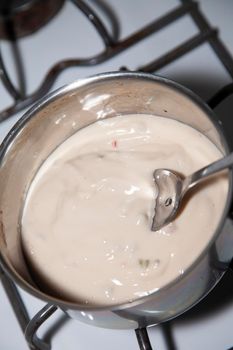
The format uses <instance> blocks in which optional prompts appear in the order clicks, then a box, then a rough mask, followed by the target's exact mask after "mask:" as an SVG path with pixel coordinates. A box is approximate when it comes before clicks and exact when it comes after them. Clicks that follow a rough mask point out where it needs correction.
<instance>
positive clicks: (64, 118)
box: [0, 72, 233, 329]
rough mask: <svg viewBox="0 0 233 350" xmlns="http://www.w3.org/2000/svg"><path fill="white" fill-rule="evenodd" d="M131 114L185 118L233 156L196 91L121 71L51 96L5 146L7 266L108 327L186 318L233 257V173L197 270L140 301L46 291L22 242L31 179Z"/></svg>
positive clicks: (33, 288)
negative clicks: (95, 128)
mask: <svg viewBox="0 0 233 350" xmlns="http://www.w3.org/2000/svg"><path fill="white" fill-rule="evenodd" d="M131 113H148V114H154V115H160V116H163V117H164V118H172V119H176V120H179V121H181V122H183V123H186V124H188V125H190V126H192V127H194V128H196V129H197V130H199V131H200V132H201V133H203V134H204V135H206V136H207V137H208V138H209V139H210V140H211V141H212V142H213V143H214V144H215V145H216V146H217V147H218V148H219V149H220V150H221V152H222V153H223V155H226V154H227V153H228V146H227V144H226V140H225V139H224V137H223V135H222V132H221V130H220V128H219V126H218V125H217V123H215V122H214V117H213V112H212V111H211V109H210V108H208V106H207V105H206V104H205V103H204V102H203V101H202V100H201V99H200V98H198V97H197V96H196V95H195V94H193V93H192V92H191V91H189V90H187V89H186V88H184V87H182V86H180V85H179V84H177V83H175V82H172V81H170V80H167V79H164V78H161V77H158V76H154V75H149V74H143V73H119V72H113V73H106V74H101V75H97V76H94V77H91V78H87V79H83V80H80V81H77V82H74V83H72V84H70V85H67V86H65V87H63V88H61V89H59V90H57V91H55V92H53V93H51V94H50V95H48V96H46V97H44V98H43V99H41V100H40V101H38V102H37V103H36V104H35V105H34V106H33V107H32V108H31V109H30V110H29V111H28V112H27V113H26V114H25V115H24V116H23V117H22V118H21V119H20V120H19V121H18V122H17V123H16V124H15V126H14V127H13V128H12V130H11V131H10V132H9V134H8V135H7V137H6V138H5V140H4V141H3V143H2V145H1V149H0V263H1V266H2V268H3V269H4V271H5V273H6V274H8V275H9V276H10V277H11V278H12V279H13V280H14V281H15V282H16V283H17V284H18V285H20V286H21V287H22V288H24V289H25V290H26V291H28V292H29V293H31V294H33V295H34V296H36V297H38V298H40V299H43V300H45V301H47V302H50V303H52V304H54V305H57V306H59V307H60V308H61V309H62V310H64V311H66V312H67V313H68V314H69V315H70V316H72V317H74V318H77V319H79V320H81V321H83V322H86V323H89V324H93V325H95V326H100V327H107V328H119V329H124V328H138V327H145V326H150V325H154V324H157V323H160V322H162V321H166V320H168V319H171V318H173V317H175V316H177V315H179V314H181V313H183V312H184V311H185V310H187V309H189V308H190V307H192V306H193V305H194V304H196V303H197V302H198V301H199V300H200V299H202V298H203V297H204V296H205V295H206V294H207V293H208V292H209V291H210V290H211V289H212V288H213V287H214V286H215V284H216V283H217V282H218V281H219V280H220V278H221V277H222V275H223V274H224V271H225V270H226V269H227V266H228V264H229V262H230V260H231V258H232V256H233V230H232V222H231V220H230V218H229V217H228V213H229V206H230V202H231V199H232V173H231V171H229V173H228V174H229V175H228V181H229V191H228V197H227V200H226V203H225V209H224V212H223V213H222V217H221V220H220V222H219V225H218V227H217V228H216V231H215V232H214V233H213V238H212V240H211V241H210V242H209V243H208V246H206V247H205V248H204V249H203V251H202V252H201V254H200V256H199V257H198V258H197V259H196V261H195V262H194V263H193V264H192V266H190V267H189V268H188V269H187V271H185V272H184V274H183V275H181V276H179V277H178V278H177V279H175V280H174V281H172V282H171V283H169V284H168V285H166V286H165V287H163V288H161V289H160V290H158V291H156V292H155V293H153V294H151V295H150V296H146V297H142V298H139V299H137V300H136V301H134V302H131V303H126V304H119V305H113V306H107V307H91V306H88V305H82V304H78V303H71V302H69V301H67V300H65V299H62V298H60V299H58V298H55V297H53V296H51V295H49V294H46V293H45V292H43V291H42V290H40V289H39V288H38V286H37V285H36V283H35V282H34V278H33V275H31V273H30V272H29V269H28V267H27V263H26V262H25V260H24V257H23V253H22V248H21V239H20V220H21V212H22V207H23V203H24V198H25V194H26V192H27V190H28V188H29V186H30V183H31V180H32V179H33V177H34V175H35V173H36V172H37V170H38V168H39V167H40V166H41V164H42V163H43V161H44V160H45V159H46V158H47V157H48V155H49V154H50V153H51V152H52V151H53V150H54V149H55V148H56V147H57V146H58V145H59V144H60V143H62V142H63V141H64V140H65V139H67V138H68V137H69V136H71V135H72V134H73V133H75V132H76V131H77V130H79V129H80V128H83V127H85V126H87V125H89V124H91V123H93V122H95V121H96V120H100V119H105V118H109V117H113V116H116V115H121V114H131ZM220 200H221V199H220ZM81 283H82V281H80V284H81Z"/></svg>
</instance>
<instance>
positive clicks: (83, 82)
mask: <svg viewBox="0 0 233 350" xmlns="http://www.w3.org/2000/svg"><path fill="white" fill-rule="evenodd" d="M120 79H137V80H142V81H143V80H144V81H145V80H147V81H150V82H153V81H154V82H156V83H159V84H162V85H165V86H167V87H169V88H171V89H173V90H174V91H176V92H179V93H181V94H182V95H183V96H184V97H186V98H187V99H190V100H191V101H192V102H194V103H195V104H196V105H197V106H198V107H199V108H200V109H201V110H202V111H203V112H204V113H205V115H206V116H208V118H209V119H210V121H211V122H212V124H213V126H214V127H215V129H216V130H217V131H218V135H219V136H220V139H221V143H222V145H223V147H224V150H225V152H226V154H227V153H229V146H228V144H227V140H226V137H225V136H224V135H223V132H222V130H221V128H220V126H219V125H218V123H217V119H215V118H216V117H215V114H214V112H213V110H212V109H211V108H210V107H209V106H208V105H207V104H206V103H205V102H204V101H203V100H202V99H201V98H200V97H199V96H197V95H196V94H195V93H194V92H193V91H191V90H189V89H188V88H186V87H184V86H183V85H181V84H179V83H177V82H175V81H173V80H171V79H167V78H165V77H162V76H159V75H154V74H148V73H142V72H114V71H113V72H106V73H100V74H97V75H94V76H91V77H88V78H82V79H79V80H76V81H74V82H72V83H69V84H66V85H64V86H62V87H60V88H58V89H57V90H55V91H53V92H51V93H49V94H47V95H46V96H44V97H42V98H41V99H39V100H38V101H37V102H36V103H35V104H34V105H33V106H32V107H31V108H30V109H29V110H28V111H27V112H26V113H24V114H23V116H22V117H21V118H20V119H19V120H18V121H17V122H16V123H15V124H14V126H13V127H12V129H11V130H10V131H9V133H8V134H7V135H6V137H5V138H4V140H3V142H2V144H1V146H0V168H1V165H2V163H3V162H4V156H5V154H6V152H7V149H8V148H9V146H10V145H11V143H12V142H13V141H14V139H15V137H16V135H18V133H20V131H21V130H22V129H23V127H24V125H25V124H26V123H27V122H29V121H30V120H31V119H32V118H33V117H34V116H35V115H36V114H37V113H38V112H39V111H40V110H42V109H43V108H44V107H46V106H47V105H48V104H50V103H51V102H52V101H54V100H56V99H58V98H61V97H63V96H65V95H66V94H68V93H71V92H72V91H74V92H75V91H76V90H77V89H79V88H81V87H88V86H89V85H92V84H93V83H96V82H103V81H108V80H120ZM232 180H233V173H232V171H229V188H228V195H227V199H226V203H225V207H224V211H223V214H222V217H221V220H220V222H219V224H218V226H217V228H216V230H215V233H214V235H213V236H212V239H211V240H210V241H209V243H208V245H207V246H206V247H205V248H204V250H203V251H202V252H201V254H200V255H199V256H198V257H197V259H196V260H195V261H194V262H193V264H191V265H190V266H189V267H188V268H187V269H186V270H185V271H184V273H183V274H182V275H180V276H178V277H176V278H175V279H174V280H172V281H171V282H169V283H168V284H166V285H165V286H163V287H161V288H160V289H159V290H157V291H155V292H153V293H151V294H150V295H148V296H143V297H139V298H137V299H135V300H133V301H132V302H126V303H120V304H111V305H107V306H101V305H100V306H99V305H94V306H93V305H88V304H87V305H86V304H85V305H84V304H78V303H75V302H70V301H65V300H62V299H58V298H56V297H53V296H51V295H48V294H46V293H44V292H43V291H41V290H39V289H36V288H35V287H34V286H33V285H31V284H30V283H29V282H27V281H26V280H24V279H23V278H22V277H21V276H20V275H19V274H18V272H17V271H16V270H15V269H12V268H11V267H10V266H9V265H8V263H7V261H6V260H5V258H4V256H3V255H2V253H1V249H0V264H1V266H2V267H3V269H4V271H5V272H6V273H7V274H8V275H9V277H10V278H12V280H13V281H15V282H16V283H17V284H18V285H19V286H20V287H22V288H23V289H24V290H26V291H27V292H29V293H30V294H32V295H34V296H35V297H38V298H40V299H42V300H44V301H47V302H49V303H53V304H55V305H57V306H59V307H61V308H62V309H67V310H68V309H70V310H89V311H93V312H94V311H106V310H111V311H118V310H124V309H128V308H132V307H134V306H137V305H140V304H143V303H144V302H147V301H149V300H153V298H154V297H155V295H156V297H159V295H161V294H162V293H163V292H164V291H169V289H171V288H172V287H174V286H175V285H176V284H177V283H178V282H179V281H180V280H181V279H184V278H185V277H186V276H187V275H188V274H190V273H191V272H192V270H193V269H194V268H195V266H197V265H198V264H199V262H200V261H201V260H202V259H203V258H204V257H205V255H206V254H207V252H208V251H209V250H210V248H211V246H212V245H213V243H214V242H215V241H216V239H217V237H218V236H219V234H220V233H221V229H222V227H223V225H224V222H225V220H226V218H227V216H228V212H229V208H230V203H231V199H232Z"/></svg>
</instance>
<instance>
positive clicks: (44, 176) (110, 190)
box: [22, 114, 228, 305]
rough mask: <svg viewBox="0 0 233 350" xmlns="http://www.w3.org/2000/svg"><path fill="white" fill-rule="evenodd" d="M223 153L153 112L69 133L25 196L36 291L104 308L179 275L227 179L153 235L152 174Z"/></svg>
mask: <svg viewBox="0 0 233 350" xmlns="http://www.w3.org/2000/svg"><path fill="white" fill-rule="evenodd" d="M220 157H222V154H221V153H220V151H219V150H218V149H217V148H216V147H215V145H214V144H213V143H211V142H210V140H209V139H208V138H207V137H205V136H204V135H203V134H201V133H200V132H198V131H197V130H195V129H193V128H191V127H189V126H187V125H185V124H182V123H180V122H178V121H175V120H172V119H168V118H163V117H158V116H152V115H143V114H135V115H122V116H117V117H114V118H109V119H105V120H101V121H97V122H95V123H94V124H92V125H89V126H87V127H85V128H83V129H81V130H80V131H78V132H76V133H75V134H74V135H73V136H71V137H70V138H68V139H67V140H66V141H65V142H63V143H62V144H61V145H60V146H59V147H58V148H57V149H56V150H55V151H54V152H53V153H52V154H51V155H50V156H49V157H48V158H47V160H46V161H45V162H44V163H43V164H42V166H41V168H40V169H39V171H38V173H37V174H36V176H35V178H34V180H33V181H32V184H31V186H30V188H29V191H28V194H27V196H26V201H25V206H24V210H23V216H22V242H23V247H24V251H25V254H26V256H27V259H28V262H29V264H30V265H31V268H32V270H33V273H34V274H35V275H36V276H37V280H38V281H39V282H38V283H39V284H40V285H41V288H42V289H45V290H46V291H48V290H49V291H50V293H52V294H53V295H55V296H60V297H62V298H63V299H66V300H70V301H74V302H79V303H83V304H91V305H107V304H117V303H122V302H129V301H132V300H134V299H137V298H138V297H141V296H145V295H148V294H150V293H153V292H154V291H156V290H158V289H160V288H161V287H163V286H165V285H166V284H168V283H170V282H171V281H173V280H174V279H176V278H177V277H178V276H180V275H182V274H183V273H184V272H185V271H186V269H187V268H188V267H189V266H190V265H191V264H192V263H193V262H194V260H195V259H196V258H197V257H198V256H199V255H200V253H201V252H202V251H203V249H204V248H205V247H206V245H207V244H208V242H209V241H210V240H211V238H212V236H213V234H214V232H215V230H216V227H217V225H218V223H219V220H220V217H221V215H222V212H223V209H224V205H225V201H226V197H227V191H228V182H227V176H226V173H224V174H223V173H220V174H218V175H216V176H214V178H213V179H212V180H211V181H207V182H206V183H205V185H204V186H203V185H202V186H201V187H200V188H199V189H197V190H196V191H195V192H194V193H193V194H192V196H190V198H189V200H188V201H187V203H186V204H185V206H184V208H183V210H182V212H181V213H180V215H179V216H178V217H177V218H176V219H175V220H174V222H172V223H170V224H169V225H167V226H166V227H164V228H162V229H160V230H159V231H157V232H152V231H151V229H150V228H151V223H152V218H153V215H154V206H155V198H156V195H157V190H156V186H155V184H154V181H153V171H154V170H155V169H156V168H170V169H173V170H175V171H178V172H180V173H182V174H184V175H189V174H191V173H192V172H194V171H196V170H198V169H200V168H201V167H203V166H205V165H207V164H209V163H211V162H213V161H215V160H217V159H218V158H220Z"/></svg>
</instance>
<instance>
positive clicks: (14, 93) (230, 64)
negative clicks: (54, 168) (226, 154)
mask: <svg viewBox="0 0 233 350" xmlns="http://www.w3.org/2000/svg"><path fill="white" fill-rule="evenodd" d="M64 1H71V2H72V3H73V4H74V6H76V7H77V9H78V10H79V11H81V12H82V13H83V15H84V16H86V17H87V18H88V20H89V21H90V24H91V25H93V26H94V27H95V30H96V31H97V32H98V34H99V36H100V37H101V39H102V41H103V43H104V47H105V48H104V50H103V51H101V52H99V53H98V54H97V55H95V56H93V57H89V58H84V59H78V58H77V59H67V60H63V61H60V62H58V63H56V64H55V65H54V66H52V67H51V69H50V70H49V71H48V72H47V73H46V74H45V76H44V79H43V82H42V83H41V85H40V86H39V87H38V88H37V89H36V90H35V91H34V92H33V93H32V94H27V93H26V92H25V88H24V83H23V82H24V74H23V66H22V62H21V56H20V51H19V48H18V45H17V39H18V37H20V36H23V35H27V34H29V33H30V32H33V31H34V30H37V29H38V28H39V27H40V26H41V25H43V24H44V23H46V22H47V21H48V20H49V19H50V18H51V17H52V16H53V15H54V14H55V13H56V11H58V10H59V9H60V8H61V6H62V4H63V2H64ZM24 2H25V3H27V2H28V3H32V4H33V3H36V1H33V0H31V1H24ZM3 3H4V4H5V5H4V4H3V5H0V6H2V7H0V11H1V12H0V15H1V18H0V19H1V20H2V21H3V22H2V23H1V22H0V36H1V34H2V33H1V30H2V26H3V29H4V36H5V37H6V38H7V39H9V40H10V41H11V43H12V45H13V48H14V50H13V52H14V55H15V62H16V65H17V69H18V75H19V76H20V77H21V80H22V81H21V84H20V87H18V88H17V87H15V86H14V84H13V82H12V80H11V79H10V76H9V75H8V72H7V69H6V66H5V64H4V60H3V56H2V54H1V50H0V78H1V80H2V83H3V85H4V87H5V89H6V91H7V92H8V93H9V95H10V96H11V97H12V98H13V101H14V102H13V104H12V105H11V106H9V107H7V108H6V109H4V110H2V111H0V122H1V121H4V120H6V119H7V118H10V117H11V116H13V115H14V114H15V113H17V112H19V111H21V110H23V109H24V108H26V107H29V106H30V105H32V104H33V103H34V102H35V101H37V100H38V99H39V98H41V97H42V96H43V95H44V94H46V93H47V92H48V91H49V90H50V89H51V88H52V86H53V84H54V83H55V81H56V79H57V78H58V77H59V75H60V74H61V73H62V72H63V71H64V70H66V69H68V68H70V67H88V66H95V65H98V64H100V63H103V62H105V61H107V60H109V59H111V58H113V57H114V56H116V55H118V54H120V53H121V52H123V51H126V50H128V49H129V48H131V47H132V46H134V45H136V44H138V43H139V42H141V41H143V40H144V39H145V38H147V37H149V36H151V35H154V34H155V33H156V32H158V31H159V30H161V29H163V28H165V27H166V26H167V25H169V24H171V23H173V22H175V21H176V20H178V19H180V18H182V17H183V16H185V15H187V14H188V15H190V17H191V18H192V20H193V21H194V22H195V24H196V25H197V27H198V29H199V32H198V34H196V35H194V36H192V37H191V38H189V39H188V40H186V41H185V42H183V43H181V44H180V45H179V46H177V47H175V48H173V49H171V50H170V51H169V52H167V53H166V54H164V55H162V56H161V57H159V58H157V59H154V60H152V61H151V62H149V63H147V64H145V65H143V66H141V67H138V68H137V70H138V71H142V72H150V73H154V72H156V71H157V70H159V69H161V68H163V67H164V66H166V65H167V64H169V63H171V62H174V61H175V60H176V59H178V58H180V57H182V56H183V55H185V54H187V53H188V52H190V51H192V50H194V49H195V48H197V47H199V46H200V45H202V44H204V43H209V45H210V46H211V48H212V50H213V52H214V53H215V54H216V55H217V57H218V58H219V61H220V63H221V64H222V65H223V66H224V67H225V69H226V71H227V72H228V73H229V75H230V77H231V78H232V79H233V58H232V56H231V55H230V53H229V52H228V50H227V49H226V47H225V46H224V44H223V43H222V41H221V40H220V38H219V37H218V30H217V29H215V28H212V27H211V26H210V25H209V23H208V22H207V20H206V18H205V17H204V16H203V14H202V12H201V11H200V9H199V7H198V3H197V2H195V1H192V0H180V3H181V4H180V5H179V6H178V7H176V8H174V9H173V10H171V11H170V12H168V13H166V14H165V15H163V16H162V17H160V18H158V19H156V20H154V21H152V22H151V23H149V24H147V25H146V26H144V27H142V28H141V29H139V30H137V31H136V32H134V33H133V34H131V35H130V36H128V37H126V38H124V39H122V40H118V39H117V38H116V36H115V35H111V34H109V32H108V30H107V29H106V26H105V25H104V23H103V21H102V20H101V19H100V17H99V16H98V15H97V14H96V12H95V10H94V9H93V7H90V6H89V5H88V4H87V3H86V2H85V1H84V0H59V1H57V9H51V8H50V12H49V13H48V14H47V17H46V18H43V16H42V19H41V22H39V21H36V23H34V24H33V25H32V26H30V27H29V28H23V29H22V28H21V27H19V26H17V25H18V24H19V23H21V25H22V23H24V19H25V16H26V15H27V13H26V15H25V13H24V14H22V16H21V14H17V16H18V17H17V16H15V14H14V13H13V12H11V11H13V10H12V8H11V4H12V2H10V1H8V2H7V1H3ZM16 3H17V1H16ZM37 3H38V2H37ZM41 3H43V2H41ZM49 3H52V1H51V0H48V2H47V4H48V5H49ZM8 5H10V6H8ZM36 11H37V13H38V9H37V10H36ZM30 15H33V11H32V12H31V13H30ZM110 17H111V16H110ZM109 20H111V18H109ZM17 21H18V22H17ZM20 21H21V22H20ZM120 69H121V70H128V69H127V67H121V68H120ZM232 93H233V83H231V84H229V85H227V86H225V87H224V88H222V89H221V90H220V91H219V92H217V93H216V94H215V95H214V96H213V97H212V98H211V99H210V100H209V101H208V103H209V105H210V107H211V108H214V107H216V106H217V105H218V104H219V103H220V102H221V101H222V100H224V99H225V98H227V97H228V96H229V95H230V94H232ZM0 277H1V281H2V284H3V287H4V289H5V291H6V294H7V296H8V298H9V301H10V303H11V305H12V308H13V310H14V313H15V315H16V317H17V320H18V322H19V324H20V327H21V329H22V331H23V333H24V334H25V337H26V340H27V342H28V346H29V348H30V349H34V350H49V349H50V348H51V347H50V345H49V344H48V343H46V342H44V341H43V340H41V339H39V338H38V337H37V335H36V332H37V330H38V328H39V327H40V326H41V325H42V324H43V323H44V322H45V321H46V320H47V319H48V318H49V317H50V316H51V315H52V314H53V313H54V312H55V311H56V310H57V307H56V306H55V305H50V304H47V305H46V306H45V307H44V308H42V309H41V310H40V311H39V312H38V313H37V314H36V315H35V316H34V317H33V318H32V319H30V317H29V315H28V312H27V309H26V305H25V304H24V303H23V301H22V298H21V296H20V294H19V291H18V289H17V287H16V285H15V284H14V282H13V281H12V280H11V279H10V278H9V277H8V276H7V275H6V274H5V272H4V271H3V270H2V269H1V268H0ZM136 336H137V339H138V344H139V347H140V349H141V350H151V349H152V347H151V344H150V340H149V337H148V334H147V330H146V329H145V328H143V329H137V330H136ZM232 349H233V348H232Z"/></svg>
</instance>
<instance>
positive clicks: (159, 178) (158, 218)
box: [151, 152, 233, 231]
mask: <svg viewBox="0 0 233 350" xmlns="http://www.w3.org/2000/svg"><path fill="white" fill-rule="evenodd" d="M232 165H233V152H232V153H230V154H229V155H228V156H226V157H224V158H221V159H220V160H217V161H215V162H214V163H211V164H209V165H207V166H206V167H204V168H202V169H200V170H198V171H196V172H195V173H193V174H191V175H189V176H187V177H183V176H182V175H180V174H179V173H178V172H176V171H174V170H170V169H156V170H155V171H154V173H153V176H154V181H155V183H156V185H157V188H158V195H157V198H156V202H155V212H154V217H153V221H152V226H151V230H152V231H158V230H160V229H161V228H162V227H163V226H165V225H167V224H169V223H170V222H171V221H172V220H174V219H175V217H176V216H177V214H178V212H179V209H180V204H181V202H182V199H183V197H184V196H185V194H186V193H187V192H188V191H189V190H190V189H191V188H192V187H194V186H195V185H196V184H198V183H199V182H200V181H202V180H204V179H205V178H206V177H209V176H211V175H213V174H215V173H217V172H219V171H221V170H223V169H225V168H229V167H232Z"/></svg>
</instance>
